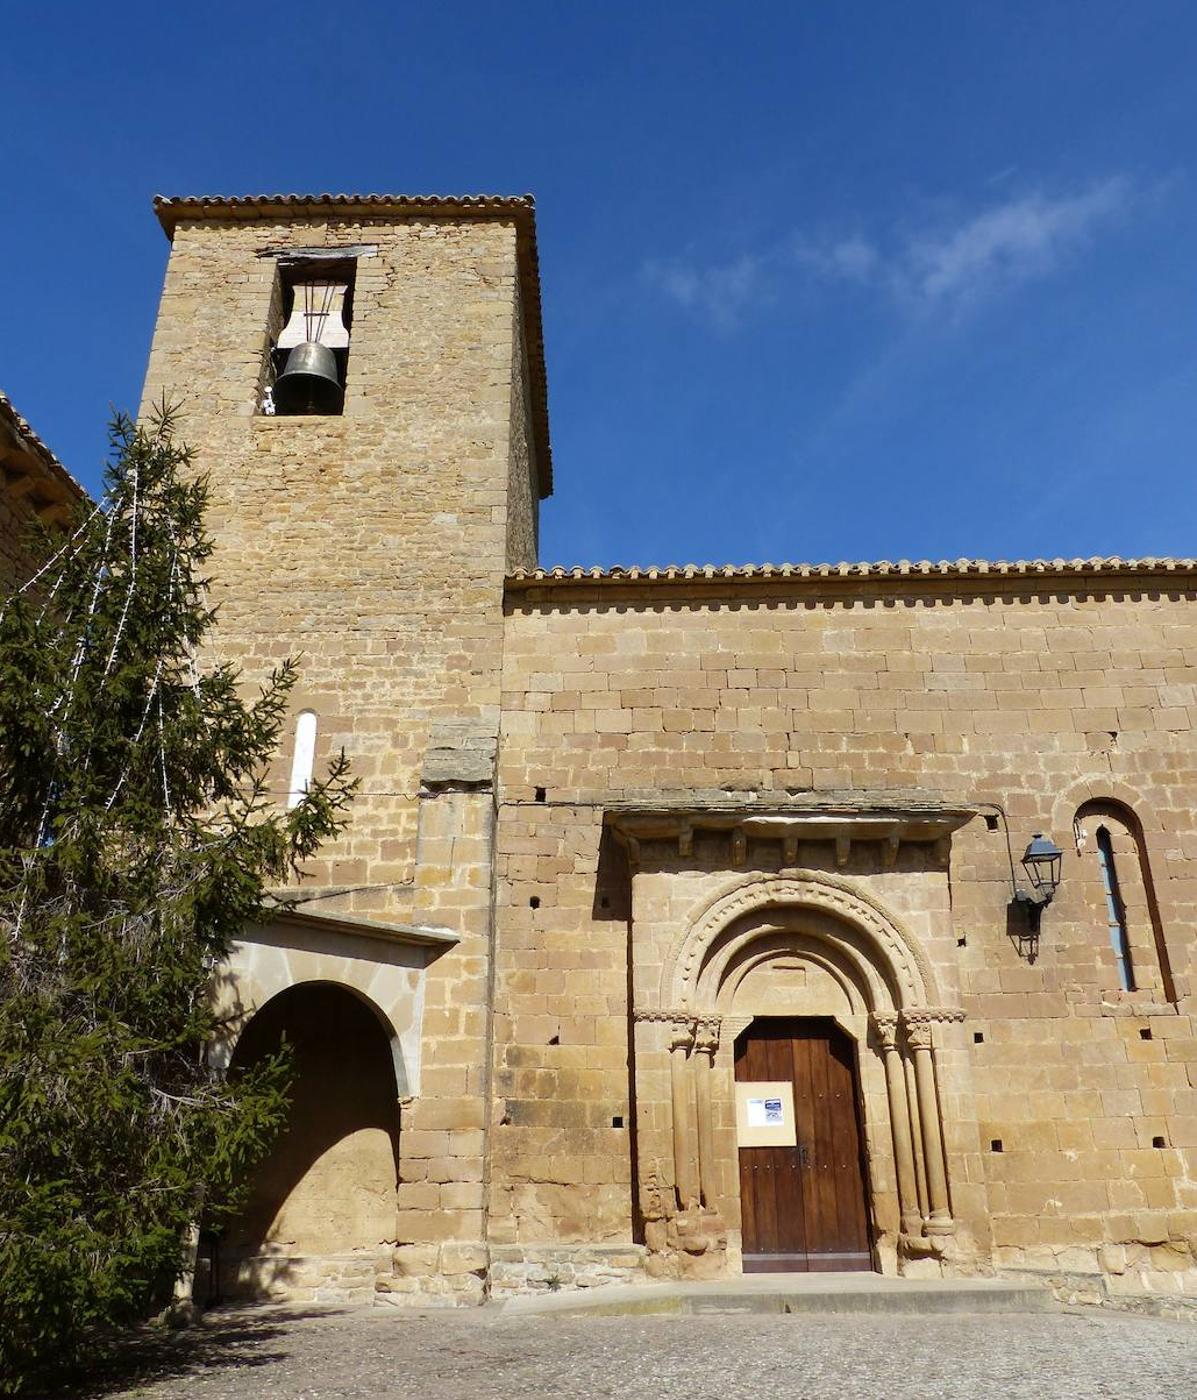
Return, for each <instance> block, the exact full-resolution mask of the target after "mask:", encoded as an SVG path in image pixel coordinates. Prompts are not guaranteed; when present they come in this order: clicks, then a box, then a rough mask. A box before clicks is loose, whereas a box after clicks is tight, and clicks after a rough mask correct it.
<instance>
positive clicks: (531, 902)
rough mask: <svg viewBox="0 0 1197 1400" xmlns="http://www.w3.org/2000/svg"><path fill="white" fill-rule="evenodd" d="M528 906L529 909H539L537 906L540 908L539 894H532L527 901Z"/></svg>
mask: <svg viewBox="0 0 1197 1400" xmlns="http://www.w3.org/2000/svg"><path fill="white" fill-rule="evenodd" d="M528 908H529V909H539V908H540V896H539V895H538V894H534V895H533V896H532V898H531V899H530V900H529V901H528Z"/></svg>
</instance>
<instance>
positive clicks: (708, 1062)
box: [693, 1017, 719, 1210]
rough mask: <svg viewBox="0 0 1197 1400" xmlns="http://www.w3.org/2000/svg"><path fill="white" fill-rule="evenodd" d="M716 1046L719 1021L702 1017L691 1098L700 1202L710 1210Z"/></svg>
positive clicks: (714, 1190)
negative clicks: (695, 1111)
mask: <svg viewBox="0 0 1197 1400" xmlns="http://www.w3.org/2000/svg"><path fill="white" fill-rule="evenodd" d="M718 1049H719V1021H718V1018H716V1017H704V1018H703V1019H701V1020H700V1021H699V1022H698V1028H697V1030H696V1032H695V1035H694V1056H693V1062H694V1075H695V1085H694V1088H695V1098H696V1100H697V1104H698V1183H699V1189H700V1192H701V1196H702V1203H703V1205H705V1206H706V1207H707V1209H708V1210H714V1208H715V1198H716V1196H717V1195H718V1194H719V1164H718V1163H717V1162H716V1160H715V1121H714V1117H713V1113H712V1109H711V1079H712V1076H713V1074H714V1066H715V1052H716V1050H718Z"/></svg>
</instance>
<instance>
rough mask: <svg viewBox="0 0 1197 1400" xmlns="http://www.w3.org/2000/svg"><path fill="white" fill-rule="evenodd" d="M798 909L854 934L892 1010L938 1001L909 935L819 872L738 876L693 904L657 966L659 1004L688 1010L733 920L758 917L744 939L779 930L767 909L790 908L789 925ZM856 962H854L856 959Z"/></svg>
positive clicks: (840, 881)
mask: <svg viewBox="0 0 1197 1400" xmlns="http://www.w3.org/2000/svg"><path fill="white" fill-rule="evenodd" d="M803 910H805V911H811V912H814V913H818V914H823V915H828V916H830V917H831V918H832V919H833V920H839V921H841V922H843V923H844V924H847V925H848V926H849V927H850V928H851V929H852V930H853V931H854V932H855V933H856V934H857V935H858V936H859V938H860V939H861V940H862V941H863V942H864V944H865V946H866V948H867V949H868V951H869V953H870V954H871V957H872V961H873V962H874V965H875V967H876V968H878V969H879V970H881V971H882V973H883V974H884V980H885V981H886V982H887V983H888V984H889V985H890V987H891V988H892V989H893V992H894V996H895V1001H896V1009H905V1008H907V1007H918V1006H928V1005H938V1003H939V1000H940V996H939V987H938V983H937V980H936V977H935V973H934V970H933V969H932V967H931V964H930V961H929V960H928V958H927V955H926V953H925V952H924V950H923V949H922V947H921V946H920V945H919V943H918V940H917V939H916V938H915V937H914V935H913V934H912V933H911V932H910V931H909V930H908V929H907V928H905V927H904V926H903V924H902V923H901V922H900V921H899V920H898V919H897V918H895V917H894V915H893V914H891V913H890V912H889V911H888V910H886V909H884V908H883V907H882V905H881V904H880V903H878V902H877V901H876V900H875V899H873V898H872V897H871V896H870V895H869V894H867V893H866V892H865V891H864V890H863V889H861V888H860V886H859V885H858V884H857V883H856V882H854V881H852V880H849V879H846V878H844V877H842V876H836V875H831V874H829V873H827V872H826V871H820V870H795V871H791V872H788V873H787V874H785V875H751V876H746V877H742V878H740V879H737V880H733V881H731V882H729V883H728V884H727V885H725V886H724V887H723V888H722V889H721V890H719V891H717V892H716V893H715V894H714V895H713V896H711V897H710V898H708V899H707V900H705V901H704V902H703V903H701V904H699V905H698V906H697V907H696V908H695V909H694V911H693V912H692V913H691V915H690V918H689V919H688V921H687V924H686V928H685V929H684V930H683V932H682V934H681V935H680V936H679V938H678V939H677V941H676V942H675V944H674V946H673V948H672V949H671V950H670V954H669V957H668V958H667V960H666V962H665V966H664V968H663V969H662V974H661V1004H662V1005H665V1006H669V1005H673V1006H677V1007H680V1008H684V1009H686V1010H688V1011H690V1012H691V1013H693V1011H694V1010H695V1009H696V1008H697V1007H698V998H699V995H700V979H701V974H702V972H703V969H704V966H705V964H706V961H707V959H708V957H709V955H710V954H711V952H712V950H713V948H714V946H715V944H716V943H717V941H718V940H719V939H720V937H721V936H722V935H723V934H724V932H725V931H726V930H728V929H729V928H730V927H731V926H732V925H733V924H735V923H736V922H737V921H739V920H742V919H744V918H745V917H746V916H751V915H757V916H760V917H759V919H758V922H757V924H756V925H754V927H753V928H752V929H750V930H747V931H746V932H745V934H744V941H752V939H754V938H761V937H768V936H769V935H770V934H773V933H775V932H776V931H777V924H776V923H775V922H770V920H769V919H768V918H767V917H765V916H767V915H768V914H769V913H771V912H774V911H777V912H781V911H788V912H787V915H786V920H787V922H788V921H789V919H790V918H791V917H792V916H793V915H794V914H795V913H797V912H800V911H803ZM821 936H823V937H827V935H826V934H823V935H821ZM855 960H856V961H859V956H858V957H857V959H855ZM873 1009H875V1010H881V1009H882V1008H881V1007H876V1008H873Z"/></svg>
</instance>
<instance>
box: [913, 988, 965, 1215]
mask: <svg viewBox="0 0 1197 1400" xmlns="http://www.w3.org/2000/svg"><path fill="white" fill-rule="evenodd" d="M902 1020H903V1023H904V1025H905V1027H906V1043H907V1044H908V1045H909V1046H910V1050H911V1053H912V1055H913V1057H914V1083H915V1092H916V1093H917V1094H918V1103H919V1122H920V1124H921V1126H922V1130H923V1157H924V1160H925V1161H926V1165H927V1204H928V1207H929V1212H928V1219H927V1226H926V1232H927V1234H929V1235H950V1234H951V1233H952V1232H953V1231H954V1230H955V1228H956V1227H955V1224H954V1222H953V1220H952V1208H951V1206H950V1204H949V1203H948V1173H947V1164H946V1162H945V1160H944V1152H943V1129H942V1128H941V1126H940V1122H939V1095H938V1092H937V1090H936V1087H935V1061H934V1058H933V1052H932V1047H931V1024H932V1017H931V1016H930V1015H929V1014H928V1013H927V1012H925V1011H922V1012H919V1011H907V1012H904V1013H903V1016H902Z"/></svg>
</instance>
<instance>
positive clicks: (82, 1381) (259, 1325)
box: [45, 1304, 341, 1400]
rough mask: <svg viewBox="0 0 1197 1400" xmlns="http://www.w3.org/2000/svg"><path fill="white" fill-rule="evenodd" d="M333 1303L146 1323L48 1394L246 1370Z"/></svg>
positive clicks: (279, 1354) (268, 1361)
mask: <svg viewBox="0 0 1197 1400" xmlns="http://www.w3.org/2000/svg"><path fill="white" fill-rule="evenodd" d="M340 1315H341V1313H340V1310H338V1309H335V1308H318V1309H312V1310H310V1311H305V1310H302V1309H299V1308H287V1309H283V1308H263V1307H262V1306H260V1305H259V1306H254V1305H253V1304H246V1305H245V1306H243V1307H223V1308H218V1309H213V1310H212V1311H211V1312H207V1313H204V1314H203V1315H202V1316H201V1317H200V1318H199V1319H198V1320H197V1321H196V1322H195V1323H194V1324H193V1325H191V1326H190V1327H181V1328H168V1327H164V1326H158V1325H153V1326H146V1327H144V1328H139V1329H138V1330H137V1331H136V1332H134V1333H132V1334H130V1335H129V1336H128V1337H125V1338H122V1339H121V1340H120V1341H118V1342H116V1343H114V1344H113V1345H112V1348H111V1351H110V1352H109V1353H108V1354H107V1355H105V1356H104V1357H103V1358H102V1359H101V1360H98V1361H97V1362H96V1363H95V1365H94V1366H92V1367H91V1368H90V1369H89V1370H88V1372H87V1374H86V1375H84V1376H76V1377H74V1378H73V1379H72V1380H70V1381H64V1382H63V1383H62V1385H61V1386H60V1387H59V1388H58V1389H55V1390H51V1391H47V1392H45V1394H46V1395H47V1396H49V1395H63V1396H66V1395H70V1396H73V1397H77V1398H78V1400H101V1397H104V1396H107V1395H112V1394H114V1393H120V1392H124V1391H127V1390H130V1389H132V1388H133V1387H136V1386H145V1385H151V1384H153V1383H154V1382H156V1381H165V1380H177V1379H179V1378H180V1377H184V1376H187V1375H190V1374H193V1373H197V1372H200V1371H209V1372H210V1371H213V1370H218V1369H225V1370H246V1369H250V1368H256V1367H261V1366H271V1365H273V1364H274V1363H276V1362H278V1361H283V1360H285V1359H286V1356H287V1352H286V1350H283V1349H280V1348H279V1346H278V1343H279V1342H280V1341H281V1340H282V1338H283V1337H285V1335H286V1334H287V1333H288V1332H289V1331H290V1330H291V1328H292V1327H293V1326H294V1324H296V1323H299V1322H304V1321H306V1320H308V1319H312V1318H321V1319H324V1320H328V1319H329V1318H334V1317H338V1316H340Z"/></svg>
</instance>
